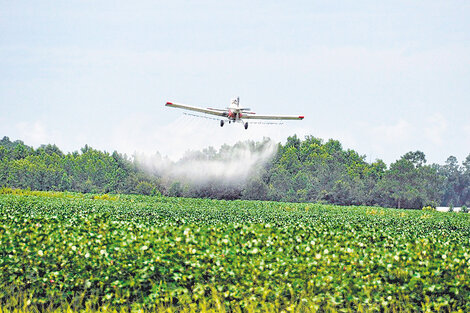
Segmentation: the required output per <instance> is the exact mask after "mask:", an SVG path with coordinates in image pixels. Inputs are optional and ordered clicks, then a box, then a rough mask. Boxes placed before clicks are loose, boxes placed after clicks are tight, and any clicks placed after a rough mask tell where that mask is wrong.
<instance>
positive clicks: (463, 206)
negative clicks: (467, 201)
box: [460, 205, 468, 213]
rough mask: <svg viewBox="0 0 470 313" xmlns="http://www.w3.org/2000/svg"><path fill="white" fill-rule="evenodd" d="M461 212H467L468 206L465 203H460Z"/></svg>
mask: <svg viewBox="0 0 470 313" xmlns="http://www.w3.org/2000/svg"><path fill="white" fill-rule="evenodd" d="M460 212H462V213H468V208H467V206H466V205H462V209H461V210H460Z"/></svg>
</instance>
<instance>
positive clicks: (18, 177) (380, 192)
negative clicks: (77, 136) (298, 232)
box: [0, 136, 470, 209]
mask: <svg viewBox="0 0 470 313" xmlns="http://www.w3.org/2000/svg"><path fill="white" fill-rule="evenodd" d="M263 144H264V143H263V142H261V143H252V142H251V143H249V144H248V147H249V149H251V150H252V151H256V150H257V149H260V147H262V146H263ZM237 145H238V144H237ZM237 145H235V146H233V147H229V146H224V147H222V148H221V149H220V151H215V149H212V148H209V149H205V150H204V151H200V152H193V153H192V154H189V156H190V157H191V158H192V159H193V160H194V158H197V159H198V160H218V159H220V158H221V157H222V156H223V155H230V154H234V151H235V150H236V149H237ZM186 161H187V160H186V159H183V160H181V161H180V162H181V163H184V162H186ZM241 166H242V167H243V165H241ZM143 168H144V167H142V166H140V164H139V163H138V161H137V160H136V159H135V158H128V157H127V156H126V155H122V154H119V153H118V152H116V151H115V152H113V153H112V154H110V153H107V152H101V151H98V150H95V149H92V148H90V147H89V146H85V147H84V148H82V149H81V151H80V152H73V153H67V154H64V153H63V152H62V151H61V150H60V149H59V148H58V147H57V146H55V145H43V146H41V147H39V148H37V149H34V148H32V147H29V146H27V145H25V144H24V143H23V142H22V141H14V142H12V141H10V139H9V138H8V137H4V138H3V139H2V140H0V186H8V187H14V188H30V189H32V190H58V191H65V190H69V191H76V192H101V193H107V192H113V193H127V194H129V193H131V194H132V193H134V194H143V195H157V194H164V195H170V196H185V197H203V198H218V199H252V200H277V201H289V202H291V201H292V202H317V201H320V202H324V203H332V204H341V205H351V204H354V205H380V206H385V207H398V208H400V207H402V208H418V209H420V208H422V207H423V206H427V205H431V206H434V207H435V206H437V205H446V206H450V205H452V206H462V205H466V206H469V205H470V156H469V157H467V159H466V160H465V161H464V162H463V163H462V165H461V166H460V165H459V164H458V162H457V160H456V158H455V157H449V159H448V160H447V162H446V164H445V165H437V164H432V165H427V164H426V158H425V155H424V153H422V152H420V151H416V152H408V153H406V154H405V155H403V156H402V157H401V158H400V159H399V160H397V161H396V162H394V163H392V164H390V166H389V167H388V166H387V165H386V164H385V163H384V162H383V161H381V160H376V161H374V162H372V163H368V162H366V160H365V156H361V155H359V154H358V153H357V152H356V151H354V150H350V149H348V150H345V149H343V147H342V145H341V143H340V142H339V141H336V140H331V139H330V140H328V141H326V142H324V141H323V140H321V139H318V138H315V137H311V136H307V137H306V138H305V139H304V140H300V139H299V138H297V137H296V136H293V137H289V138H288V140H287V142H286V143H285V144H284V145H281V144H279V145H278V149H277V152H276V153H275V154H274V157H273V158H272V159H270V160H268V161H267V162H265V163H263V164H261V165H259V166H257V167H256V169H255V170H253V171H252V172H253V173H254V175H252V176H251V177H249V178H248V179H244V180H239V181H237V182H236V183H234V182H231V181H229V182H224V181H221V180H214V181H208V182H206V183H204V184H200V183H197V182H196V183H194V182H188V181H186V180H184V179H181V178H171V177H170V178H168V177H165V175H164V174H162V173H159V172H158V171H157V172H152V171H146V170H144V169H143Z"/></svg>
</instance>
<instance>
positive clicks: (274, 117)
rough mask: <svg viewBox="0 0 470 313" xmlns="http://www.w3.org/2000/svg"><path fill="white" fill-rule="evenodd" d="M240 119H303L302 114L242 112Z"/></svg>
mask: <svg viewBox="0 0 470 313" xmlns="http://www.w3.org/2000/svg"><path fill="white" fill-rule="evenodd" d="M241 118H242V119H252V120H303V119H304V117H303V116H302V115H258V114H253V113H251V114H243V116H242V117H241Z"/></svg>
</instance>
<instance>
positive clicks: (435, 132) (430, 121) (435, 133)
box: [422, 113, 447, 146]
mask: <svg viewBox="0 0 470 313" xmlns="http://www.w3.org/2000/svg"><path fill="white" fill-rule="evenodd" d="M425 121H426V124H425V125H422V127H423V129H424V133H425V135H426V138H427V139H428V140H429V141H431V142H432V143H434V144H435V145H438V146H442V145H443V143H444V138H445V135H446V131H447V120H446V119H445V117H444V116H443V115H442V114H440V113H435V114H433V115H431V116H429V117H428V118H427V119H425Z"/></svg>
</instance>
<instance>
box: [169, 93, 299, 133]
mask: <svg viewBox="0 0 470 313" xmlns="http://www.w3.org/2000/svg"><path fill="white" fill-rule="evenodd" d="M165 105H166V106H168V107H173V108H179V109H185V110H190V111H195V112H199V113H204V114H211V115H217V116H220V117H222V119H221V120H220V127H223V126H224V124H225V122H226V121H228V122H229V124H230V123H232V122H233V123H235V122H238V123H243V124H244V127H245V129H248V122H246V121H244V120H256V119H257V120H303V119H304V117H303V116H302V115H300V116H297V115H257V114H256V113H255V112H250V111H251V109H249V108H240V97H237V98H235V99H232V101H231V104H230V106H229V107H228V108H225V109H212V108H207V109H204V108H201V107H195V106H191V105H187V104H181V103H174V102H167V103H166V104H165Z"/></svg>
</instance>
